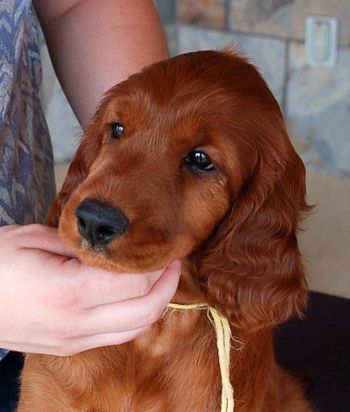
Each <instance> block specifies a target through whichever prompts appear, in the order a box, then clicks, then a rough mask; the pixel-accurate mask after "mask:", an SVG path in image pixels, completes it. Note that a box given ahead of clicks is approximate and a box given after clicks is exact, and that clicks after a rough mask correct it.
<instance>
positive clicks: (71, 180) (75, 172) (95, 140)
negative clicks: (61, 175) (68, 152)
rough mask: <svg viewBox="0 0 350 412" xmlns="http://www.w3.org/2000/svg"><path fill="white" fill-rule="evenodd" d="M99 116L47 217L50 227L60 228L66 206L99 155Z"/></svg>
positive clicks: (88, 130)
mask: <svg viewBox="0 0 350 412" xmlns="http://www.w3.org/2000/svg"><path fill="white" fill-rule="evenodd" d="M97 116H98V114H96V115H95V117H94V119H93V121H92V123H91V125H90V126H89V127H88V129H87V131H86V133H85V136H84V138H83V140H82V142H81V144H80V146H79V147H78V150H77V152H76V154H75V156H74V159H73V161H72V163H71V165H70V166H69V169H68V173H67V176H66V178H65V181H64V183H63V186H62V189H61V190H60V192H59V194H58V195H57V197H56V199H55V200H54V201H53V203H52V205H51V207H50V209H49V211H48V214H47V216H46V224H47V225H48V226H53V227H57V226H58V222H59V219H60V216H61V213H62V210H63V208H64V206H65V204H66V203H67V201H68V199H69V197H70V196H71V194H72V193H73V191H74V190H75V189H76V188H77V187H78V186H79V185H80V184H81V183H82V182H83V181H84V180H85V179H86V177H87V175H88V173H89V169H90V167H91V165H92V164H93V162H94V161H95V159H96V157H97V155H98V152H99V149H100V146H101V141H102V134H101V131H100V130H98V127H96V126H95V124H99V123H98V122H96V117H97Z"/></svg>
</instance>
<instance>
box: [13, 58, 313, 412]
mask: <svg viewBox="0 0 350 412" xmlns="http://www.w3.org/2000/svg"><path fill="white" fill-rule="evenodd" d="M306 210H307V205H306V203H305V170H304V166H303V164H302V162H301V160H300V158H299V157H298V155H297V154H296V152H295V151H294V149H293V147H292V145H291V142H290V140H289V138H288V135H287V132H286V128H285V125H284V122H283V117H282V114H281V111H280V109H279V107H278V104H277V103H276V101H275V99H274V97H273V96H272V94H271V92H270V90H269V88H268V87H267V85H266V83H265V81H264V80H263V79H262V77H261V75H260V74H259V73H258V71H257V70H256V69H255V68H254V67H253V66H252V65H251V64H250V63H249V62H248V61H247V60H246V59H244V58H242V57H240V56H238V55H237V54H235V53H234V52H230V51H201V52H194V53H188V54H184V55H180V56H177V57H174V58H172V59H169V60H166V61H163V62H160V63H157V64H155V65H153V66H150V67H148V68H146V69H144V70H143V71H142V72H140V73H137V74H135V75H133V76H131V77H130V78H129V79H128V80H126V81H124V82H122V83H120V84H118V85H116V86H115V87H113V88H112V89H111V90H110V91H108V92H107V93H106V95H105V97H104V98H103V100H102V102H101V104H100V106H99V109H98V110H97V112H96V114H95V116H94V118H93V120H92V122H91V125H90V126H89V128H88V130H87V131H86V134H85V136H84V138H83V141H82V143H81V145H80V147H79V149H78V151H77V154H76V157H75V159H74V160H73V163H72V165H71V167H70V169H69V172H68V176H67V178H66V181H65V183H64V186H63V188H62V190H61V192H60V194H59V195H58V197H57V199H56V201H55V203H54V204H53V206H52V208H51V211H50V213H49V217H48V223H49V224H50V225H53V226H56V225H58V226H59V233H60V236H61V239H62V241H63V242H64V243H65V244H66V245H67V246H68V247H69V248H71V249H72V250H73V251H74V252H75V253H76V254H77V255H78V256H79V258H80V259H81V260H83V261H84V262H87V263H89V264H92V265H97V266H100V267H103V268H106V269H109V270H112V271H139V272H142V271H151V270H155V269H160V268H162V267H164V266H166V265H168V264H169V263H170V262H172V261H173V260H175V259H179V258H180V259H182V262H183V272H182V276H181V280H180V284H179V287H178V290H177V293H176V295H175V297H174V299H173V302H178V303H181V304H184V303H198V302H206V303H208V305H210V306H211V307H214V308H215V309H217V310H218V311H219V312H220V313H221V314H222V315H224V316H225V317H226V318H227V319H228V321H229V324H230V328H231V333H232V340H231V366H230V380H231V383H232V385H233V388H234V400H235V412H307V411H311V409H310V407H309V406H308V404H307V402H306V401H305V399H304V396H303V393H302V389H301V386H300V384H299V382H298V380H297V378H295V377H294V376H292V375H290V374H289V373H287V372H286V371H284V370H282V369H281V368H280V367H279V366H278V365H277V364H276V362H275V359H274V350H273V340H272V332H273V327H274V326H275V325H277V324H279V323H281V322H284V321H286V320H287V319H289V318H290V317H291V316H293V315H299V314H300V313H301V311H302V310H303V307H304V305H305V303H306V299H307V288H306V283H305V279H304V273H303V266H302V262H301V256H300V252H299V249H298V244H297V239H296V231H297V229H298V222H299V221H300V218H301V217H302V215H303V213H304V212H305V211H306ZM220 396H221V377H220V369H219V361H218V350H217V347H216V337H215V332H214V329H213V327H212V325H211V323H210V321H209V320H208V317H207V316H206V312H205V311H203V310H195V309H194V310H186V311H184V310H169V311H166V312H165V314H164V316H163V318H162V319H161V320H160V321H158V322H157V323H156V324H155V325H154V326H153V327H152V328H151V330H150V331H149V332H148V333H147V334H145V335H144V336H142V337H140V338H137V339H135V340H134V341H132V342H129V343H126V344H123V345H120V346H113V347H105V348H100V349H94V350H90V351H86V352H83V353H81V354H78V355H75V356H68V357H55V356H46V355H45V356H44V355H27V357H26V361H25V367H24V371H23V374H22V390H21V398H20V403H19V408H18V411H19V412H31V411H33V412H73V411H74V412H165V411H166V412H218V411H220V403H221V399H220Z"/></svg>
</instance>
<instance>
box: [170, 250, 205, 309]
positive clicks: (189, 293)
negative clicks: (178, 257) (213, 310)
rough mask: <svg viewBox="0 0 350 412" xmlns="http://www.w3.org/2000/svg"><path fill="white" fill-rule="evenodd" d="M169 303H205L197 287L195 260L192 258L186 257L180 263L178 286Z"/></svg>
mask: <svg viewBox="0 0 350 412" xmlns="http://www.w3.org/2000/svg"><path fill="white" fill-rule="evenodd" d="M171 301H172V302H173V303H180V304H192V303H205V302H206V301H205V297H204V295H203V293H202V292H201V289H200V286H199V282H198V277H197V267H196V260H195V259H194V258H189V257H188V258H186V259H184V260H183V261H182V270H181V277H180V281H179V286H178V288H177V291H176V293H175V296H174V297H173V299H172V300H171Z"/></svg>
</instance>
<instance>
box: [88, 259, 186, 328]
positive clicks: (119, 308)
mask: <svg viewBox="0 0 350 412" xmlns="http://www.w3.org/2000/svg"><path fill="white" fill-rule="evenodd" d="M180 269H181V263H180V262H179V261H176V262H174V263H172V264H171V265H170V266H169V267H168V268H167V269H166V270H165V271H164V272H163V274H162V276H161V277H160V278H159V279H158V280H157V282H155V284H154V285H153V287H152V289H151V290H150V291H149V293H148V294H146V295H144V296H140V297H137V298H132V299H128V300H124V301H121V302H117V303H111V304H107V305H98V306H95V307H93V308H89V309H87V310H86V319H85V322H83V323H81V325H82V329H81V330H80V333H81V334H82V335H85V336H88V335H89V334H98V333H106V332H108V333H115V332H122V331H128V330H132V329H134V328H140V327H147V326H150V325H152V324H153V323H154V322H156V321H157V320H158V319H159V318H160V316H161V315H162V313H163V311H164V309H165V307H166V305H167V304H168V303H169V301H170V299H171V298H172V297H173V295H174V294H175V292H176V288H177V285H178V281H179V276H180ZM84 329H85V330H84Z"/></svg>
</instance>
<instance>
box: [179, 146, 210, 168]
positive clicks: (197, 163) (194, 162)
mask: <svg viewBox="0 0 350 412" xmlns="http://www.w3.org/2000/svg"><path fill="white" fill-rule="evenodd" d="M185 162H186V163H187V164H188V165H190V166H191V167H194V168H196V169H200V170H205V171H210V170H213V169H214V165H213V163H212V161H211V160H210V157H209V156H208V155H207V154H206V153H205V152H203V151H201V150H192V152H189V153H188V155H187V156H186V158H185Z"/></svg>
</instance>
